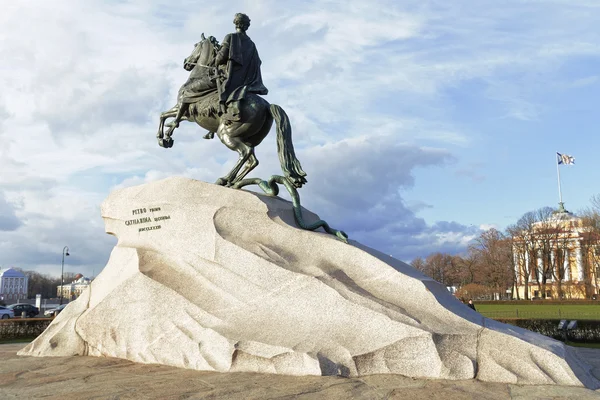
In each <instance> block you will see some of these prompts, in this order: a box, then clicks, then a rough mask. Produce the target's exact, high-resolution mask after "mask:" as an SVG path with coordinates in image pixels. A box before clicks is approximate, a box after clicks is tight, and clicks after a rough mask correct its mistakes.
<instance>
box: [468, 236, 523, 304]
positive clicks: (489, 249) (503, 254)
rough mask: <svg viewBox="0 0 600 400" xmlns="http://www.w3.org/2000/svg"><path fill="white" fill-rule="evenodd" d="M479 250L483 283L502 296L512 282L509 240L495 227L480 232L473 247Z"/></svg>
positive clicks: (512, 272)
mask: <svg viewBox="0 0 600 400" xmlns="http://www.w3.org/2000/svg"><path fill="white" fill-rule="evenodd" d="M474 249H475V250H476V251H478V252H479V257H480V259H481V268H482V272H483V277H484V280H483V283H484V284H485V285H486V286H488V287H490V288H492V289H493V290H494V293H496V297H500V296H502V295H503V294H504V293H505V292H506V289H508V288H510V287H511V286H512V284H513V281H514V279H513V275H514V268H513V262H512V260H511V258H512V250H511V241H510V240H509V239H508V238H507V237H506V236H504V235H503V234H502V233H501V232H500V231H498V230H497V229H490V230H487V231H485V232H482V233H481V234H480V235H479V237H478V238H477V239H476V245H475V247H474Z"/></svg>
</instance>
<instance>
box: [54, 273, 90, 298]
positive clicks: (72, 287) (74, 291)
mask: <svg viewBox="0 0 600 400" xmlns="http://www.w3.org/2000/svg"><path fill="white" fill-rule="evenodd" d="M91 282H92V281H91V279H90V278H86V277H84V276H83V275H81V274H77V275H76V276H75V280H74V281H73V282H71V283H69V284H65V285H62V286H61V285H59V286H58V287H57V291H56V292H57V295H58V297H61V292H62V298H64V299H71V300H73V299H76V298H78V297H79V296H81V293H83V291H84V290H85V289H87V288H88V287H89V286H90V283H91Z"/></svg>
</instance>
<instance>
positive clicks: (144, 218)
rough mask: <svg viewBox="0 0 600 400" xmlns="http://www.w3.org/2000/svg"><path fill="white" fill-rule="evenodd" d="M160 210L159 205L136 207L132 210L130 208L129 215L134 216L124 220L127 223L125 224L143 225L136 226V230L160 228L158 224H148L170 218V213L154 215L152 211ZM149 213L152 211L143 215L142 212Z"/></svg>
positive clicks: (145, 230) (146, 230) (144, 230)
mask: <svg viewBox="0 0 600 400" xmlns="http://www.w3.org/2000/svg"><path fill="white" fill-rule="evenodd" d="M160 211H161V208H160V207H149V208H145V207H142V208H136V209H134V210H131V215H132V216H135V217H136V218H132V219H128V220H126V221H125V225H127V226H131V225H143V226H140V227H138V232H148V231H155V230H157V229H161V226H160V225H150V226H148V224H151V223H153V222H159V221H166V220H169V219H171V216H170V215H157V216H154V213H157V212H160ZM149 213H152V215H144V214H149Z"/></svg>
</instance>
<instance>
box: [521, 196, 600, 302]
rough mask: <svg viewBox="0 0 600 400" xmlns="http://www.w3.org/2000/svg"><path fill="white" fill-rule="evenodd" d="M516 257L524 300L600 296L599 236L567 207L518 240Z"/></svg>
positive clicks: (595, 230)
mask: <svg viewBox="0 0 600 400" xmlns="http://www.w3.org/2000/svg"><path fill="white" fill-rule="evenodd" d="M513 255H514V265H515V274H516V278H517V279H516V281H517V284H516V287H515V289H516V292H517V293H518V297H519V298H521V299H524V298H525V293H526V292H527V294H528V296H527V297H528V298H529V299H534V298H554V299H559V298H562V299H565V298H567V299H568V298H571V299H585V298H595V297H597V296H598V293H599V282H598V280H599V277H600V276H599V275H600V274H599V273H600V235H599V234H598V230H597V229H594V228H592V227H591V226H586V224H585V223H584V221H583V219H582V218H579V217H577V216H575V215H574V214H572V213H570V212H568V211H566V210H565V209H564V208H561V209H559V210H558V211H555V212H554V214H553V215H552V216H551V217H550V218H549V219H547V220H545V221H539V222H536V223H534V224H532V227H531V229H530V230H528V231H527V232H525V231H523V232H521V234H520V236H517V237H515V240H514V242H513Z"/></svg>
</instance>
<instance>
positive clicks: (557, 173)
mask: <svg viewBox="0 0 600 400" xmlns="http://www.w3.org/2000/svg"><path fill="white" fill-rule="evenodd" d="M554 159H555V161H556V175H557V176H558V201H559V202H558V204H559V205H560V206H561V208H562V207H563V201H562V190H561V188H560V168H559V167H558V152H556V155H555V156H554Z"/></svg>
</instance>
